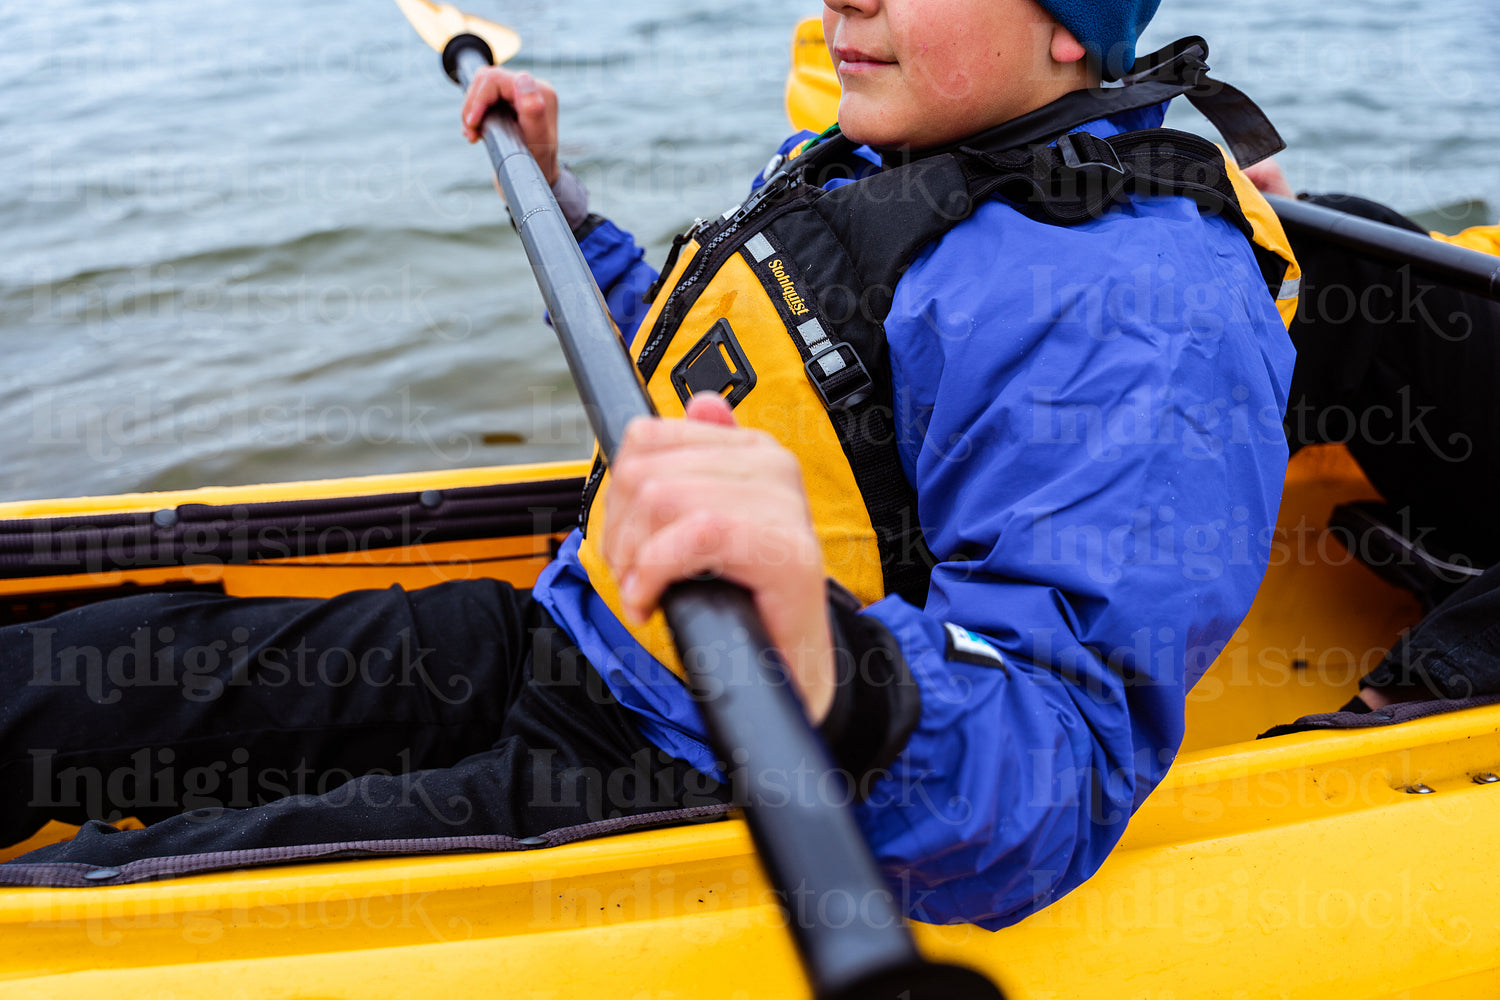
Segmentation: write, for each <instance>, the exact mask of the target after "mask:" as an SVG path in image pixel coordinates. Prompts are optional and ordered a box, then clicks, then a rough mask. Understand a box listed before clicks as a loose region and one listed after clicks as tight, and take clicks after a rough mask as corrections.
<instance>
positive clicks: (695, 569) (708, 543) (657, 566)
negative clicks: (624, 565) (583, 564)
mask: <svg viewBox="0 0 1500 1000" xmlns="http://www.w3.org/2000/svg"><path fill="white" fill-rule="evenodd" d="M725 531H726V526H725V524H724V522H723V521H722V520H721V519H720V518H718V517H716V516H715V515H712V514H707V513H699V514H693V515H691V516H689V517H686V518H683V519H682V520H680V521H677V522H675V523H673V524H672V525H671V526H670V527H668V528H666V529H665V530H663V531H659V532H657V533H656V534H655V535H653V536H651V540H650V541H649V542H647V543H646V544H645V545H643V546H642V547H641V549H640V558H639V559H637V560H636V561H635V562H634V563H632V564H631V566H630V568H629V569H628V570H627V571H626V572H625V574H624V576H623V577H622V579H621V581H620V599H621V601H622V602H623V603H624V605H625V608H624V610H625V613H626V614H628V615H629V616H630V617H632V618H634V619H635V620H636V621H637V622H641V621H645V620H646V619H647V618H648V617H650V615H651V612H652V611H654V610H655V609H656V606H657V604H658V603H659V602H660V601H661V595H662V593H663V592H664V591H665V590H666V589H667V587H668V586H670V585H671V584H673V583H675V582H677V581H678V580H686V579H690V578H692V577H695V576H702V575H704V574H709V573H711V574H714V575H716V576H717V575H721V574H722V573H723V572H724V565H723V560H722V556H721V555H720V549H721V548H722V547H723V545H724V534H725Z"/></svg>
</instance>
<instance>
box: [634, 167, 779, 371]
mask: <svg viewBox="0 0 1500 1000" xmlns="http://www.w3.org/2000/svg"><path fill="white" fill-rule="evenodd" d="M794 183H795V182H794V180H793V175H792V174H791V173H790V172H787V173H782V174H779V175H777V176H776V177H773V178H772V179H771V180H769V181H767V182H766V183H765V184H764V185H762V186H761V188H760V190H758V191H756V192H755V193H754V194H753V195H751V196H750V197H749V198H748V199H746V200H745V203H744V204H742V205H741V206H740V207H739V208H738V209H737V210H736V211H735V212H734V213H733V214H732V215H730V216H729V218H728V219H726V220H725V222H724V225H723V226H722V227H721V228H720V229H719V231H718V232H716V233H714V235H713V238H712V239H710V240H709V241H708V242H707V243H705V244H704V245H703V246H702V248H700V249H699V251H698V255H697V256H696V257H694V258H693V266H692V269H691V270H690V271H689V272H688V273H687V274H686V275H684V276H683V279H682V280H681V281H679V282H678V283H677V285H676V287H675V288H673V289H672V293H671V294H670V295H668V296H667V301H666V303H665V304H664V305H663V306H662V309H661V313H660V314H659V315H658V316H657V317H656V324H655V326H654V328H653V329H652V331H651V336H650V338H649V339H648V340H647V341H646V344H645V346H644V347H642V348H641V353H640V356H639V357H638V358H637V359H636V363H635V364H636V367H637V368H638V369H639V370H640V372H641V376H642V377H643V378H647V379H649V378H650V377H651V375H652V373H653V372H655V371H656V365H657V362H658V361H659V360H660V358H659V357H658V356H659V355H660V354H661V352H662V351H663V350H665V348H666V345H667V343H668V342H669V341H670V339H671V338H670V337H668V336H667V332H668V331H669V330H671V329H673V328H675V327H676V325H677V323H678V321H679V320H680V319H681V317H679V316H677V315H676V313H675V309H676V307H677V305H678V303H679V302H681V300H682V296H683V294H684V293H685V292H687V291H688V290H689V289H691V288H692V287H693V286H694V285H696V284H697V283H698V282H699V281H700V280H701V279H702V278H703V276H704V273H705V272H711V271H713V270H717V269H718V267H719V266H720V264H721V261H720V260H719V259H718V256H719V254H718V251H719V250H720V249H721V248H723V247H724V246H725V245H726V244H727V243H729V242H730V239H731V237H733V236H734V235H735V234H736V233H738V232H739V231H740V230H741V229H742V228H743V227H744V224H745V223H746V222H748V221H749V220H750V219H751V218H752V217H753V216H755V215H757V214H758V213H759V212H760V210H761V208H762V207H763V206H765V205H766V204H767V203H768V202H769V201H770V200H771V199H773V198H775V197H776V196H778V195H780V194H781V193H782V192H784V191H786V190H787V189H788V188H791V187H792V186H793V185H794ZM698 228H699V227H697V226H695V227H693V229H692V230H690V231H689V236H692V235H695V234H696V233H697V231H698ZM662 273H664V274H665V273H666V272H665V271H663V272H662Z"/></svg>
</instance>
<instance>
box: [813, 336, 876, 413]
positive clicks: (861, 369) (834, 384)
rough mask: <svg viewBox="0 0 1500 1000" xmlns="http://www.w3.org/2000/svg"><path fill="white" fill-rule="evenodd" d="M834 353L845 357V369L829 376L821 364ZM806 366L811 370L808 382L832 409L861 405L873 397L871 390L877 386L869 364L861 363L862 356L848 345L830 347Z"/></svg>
mask: <svg viewBox="0 0 1500 1000" xmlns="http://www.w3.org/2000/svg"><path fill="white" fill-rule="evenodd" d="M830 354H834V355H837V356H838V357H840V358H842V359H843V361H844V367H842V368H840V369H839V370H838V371H836V372H834V373H833V374H832V375H826V374H824V372H823V365H822V364H821V362H822V360H823V359H824V358H826V357H828V355H830ZM802 367H803V368H805V369H806V370H807V380H808V381H809V382H811V383H812V387H813V389H814V391H816V392H817V394H818V398H819V399H821V400H822V401H823V405H824V406H826V407H827V408H828V409H830V410H839V409H848V408H850V407H854V406H858V405H859V404H860V403H863V402H864V401H865V400H867V399H869V398H870V390H871V389H872V388H873V387H874V385H875V381H874V379H872V378H870V373H869V371H868V370H866V368H865V363H864V362H863V361H861V360H859V355H858V354H856V353H855V352H854V348H852V347H850V346H849V345H848V344H829V345H828V346H827V347H825V348H823V349H822V350H821V351H819V352H817V353H816V354H814V355H813V356H812V357H810V358H808V359H807V363H806V364H805V365H803V366H802Z"/></svg>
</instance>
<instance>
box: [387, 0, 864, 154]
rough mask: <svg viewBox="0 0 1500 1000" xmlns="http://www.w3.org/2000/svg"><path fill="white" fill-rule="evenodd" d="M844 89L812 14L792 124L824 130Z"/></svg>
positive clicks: (789, 112)
mask: <svg viewBox="0 0 1500 1000" xmlns="http://www.w3.org/2000/svg"><path fill="white" fill-rule="evenodd" d="M398 2H399V0H398ZM840 93H841V90H840V87H839V75H838V73H837V72H836V71H835V70H834V68H833V57H832V56H830V55H829V54H828V43H827V42H826V41H824V39H823V20H822V18H817V17H810V18H808V19H807V20H805V21H802V22H801V23H799V24H798V25H797V28H796V30H795V31H794V32H793V33H792V71H791V73H789V74H788V75H787V78H786V116H787V117H788V118H790V119H791V121H792V128H796V129H807V130H808V131H809V132H822V131H823V130H824V129H826V128H827V127H828V126H830V125H832V124H833V123H834V122H836V121H838V119H839V94H840Z"/></svg>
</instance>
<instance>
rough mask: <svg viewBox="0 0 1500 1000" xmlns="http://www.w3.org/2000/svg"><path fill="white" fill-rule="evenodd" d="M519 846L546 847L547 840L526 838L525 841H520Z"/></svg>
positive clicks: (544, 838)
mask: <svg viewBox="0 0 1500 1000" xmlns="http://www.w3.org/2000/svg"><path fill="white" fill-rule="evenodd" d="M521 846H522V847H546V846H547V838H546V837H527V838H526V839H525V840H523V841H521Z"/></svg>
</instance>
